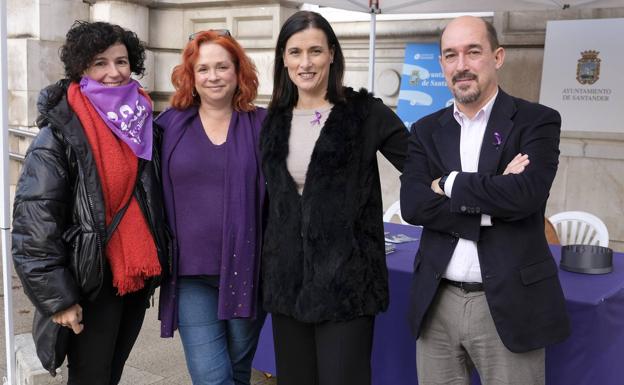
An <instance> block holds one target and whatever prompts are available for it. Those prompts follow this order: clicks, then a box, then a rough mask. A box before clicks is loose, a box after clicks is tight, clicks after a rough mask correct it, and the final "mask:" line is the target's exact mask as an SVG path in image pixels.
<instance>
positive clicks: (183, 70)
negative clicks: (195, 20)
mask: <svg viewBox="0 0 624 385" xmlns="http://www.w3.org/2000/svg"><path fill="white" fill-rule="evenodd" d="M207 43H214V44H218V45H220V46H221V47H223V48H224V49H225V50H226V51H228V53H229V54H230V56H231V57H232V61H233V62H234V65H235V66H236V77H237V83H238V86H237V88H236V92H235V93H234V97H233V98H232V107H233V108H234V109H235V110H236V111H252V110H254V109H255V108H256V107H255V106H254V104H253V101H254V99H255V98H256V96H257V95H258V75H257V74H256V66H255V65H254V64H253V62H252V61H251V59H250V58H249V57H248V56H247V55H246V54H245V51H244V50H243V47H241V46H240V44H238V42H237V41H236V40H234V38H233V37H231V36H230V35H229V34H223V33H220V32H219V31H212V30H209V31H202V32H198V33H196V34H194V35H193V38H192V39H191V40H190V41H189V42H188V43H187V44H186V47H185V48H184V51H183V52H182V63H180V64H178V65H177V66H175V68H174V69H173V73H172V74H171V83H172V84H173V87H174V88H175V93H174V94H173V96H172V97H171V105H172V106H173V107H174V108H177V109H179V110H183V109H186V108H189V107H190V106H192V105H199V104H200V103H201V100H200V98H199V95H197V94H196V93H195V92H194V89H195V70H194V67H195V63H196V62H197V57H198V56H199V47H200V46H201V45H202V44H207Z"/></svg>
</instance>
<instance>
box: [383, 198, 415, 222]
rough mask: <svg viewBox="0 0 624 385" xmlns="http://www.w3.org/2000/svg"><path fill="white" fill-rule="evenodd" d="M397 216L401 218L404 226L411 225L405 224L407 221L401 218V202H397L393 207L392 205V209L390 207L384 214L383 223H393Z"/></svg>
mask: <svg viewBox="0 0 624 385" xmlns="http://www.w3.org/2000/svg"><path fill="white" fill-rule="evenodd" d="M395 215H398V216H399V219H400V220H401V223H402V224H404V225H409V223H407V222H405V220H404V219H403V217H402V216H401V202H400V201H396V202H394V203H393V204H392V205H390V207H388V210H386V212H385V213H384V216H383V221H384V222H390V221H392V217H393V216H395Z"/></svg>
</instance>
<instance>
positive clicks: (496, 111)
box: [479, 89, 516, 175]
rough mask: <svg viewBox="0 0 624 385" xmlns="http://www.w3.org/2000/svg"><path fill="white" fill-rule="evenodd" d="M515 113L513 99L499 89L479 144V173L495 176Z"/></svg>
mask: <svg viewBox="0 0 624 385" xmlns="http://www.w3.org/2000/svg"><path fill="white" fill-rule="evenodd" d="M515 113H516V105H515V103H514V101H513V99H512V98H511V96H509V95H507V94H506V93H504V92H503V90H501V89H499V90H498V96H497V97H496V101H495V102H494V106H492V113H491V114H490V119H489V120H488V123H487V127H486V129H485V134H484V135H483V142H482V143H481V154H480V155H479V173H482V174H486V175H495V174H496V172H497V170H498V166H499V163H500V158H501V155H502V153H503V149H504V148H505V143H506V142H507V138H509V134H510V132H511V129H512V127H513V120H512V118H513V115H514V114H515Z"/></svg>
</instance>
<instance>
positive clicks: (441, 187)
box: [438, 174, 448, 193]
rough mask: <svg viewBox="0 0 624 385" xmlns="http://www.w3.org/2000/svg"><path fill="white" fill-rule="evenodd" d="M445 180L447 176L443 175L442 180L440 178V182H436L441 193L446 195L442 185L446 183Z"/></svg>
mask: <svg viewBox="0 0 624 385" xmlns="http://www.w3.org/2000/svg"><path fill="white" fill-rule="evenodd" d="M446 178H448V174H446V175H443V176H442V178H440V180H439V181H438V186H439V187H440V189H441V190H442V191H444V192H445V193H446V191H445V190H444V183H445V182H446Z"/></svg>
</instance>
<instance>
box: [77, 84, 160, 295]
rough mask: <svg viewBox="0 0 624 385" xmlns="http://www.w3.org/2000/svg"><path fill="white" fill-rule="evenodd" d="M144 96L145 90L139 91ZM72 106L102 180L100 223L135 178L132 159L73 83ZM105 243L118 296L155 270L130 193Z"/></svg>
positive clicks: (151, 244)
mask: <svg viewBox="0 0 624 385" xmlns="http://www.w3.org/2000/svg"><path fill="white" fill-rule="evenodd" d="M143 95H144V96H145V97H147V94H145V93H143ZM67 98H68V101H69V105H70V106H71V108H72V110H74V112H75V113H76V115H77V116H78V119H79V120H80V123H82V127H83V128H84V131H85V134H86V136H87V140H88V141H89V144H90V145H91V150H92V152H93V158H94V159H95V164H96V167H97V171H98V174H99V177H100V182H101V184H102V193H103V195H104V207H105V209H106V210H105V211H106V225H107V226H108V225H109V224H110V223H111V221H112V220H113V217H114V216H115V214H116V213H117V212H118V211H119V210H120V209H121V208H122V207H123V206H124V204H125V203H126V202H127V201H128V198H129V197H130V196H131V195H132V192H133V189H134V184H135V183H134V182H135V179H136V177H137V169H138V158H137V157H136V155H134V153H132V150H130V147H128V145H126V144H125V143H123V142H122V141H121V140H119V139H118V138H117V137H116V136H115V134H113V132H112V131H111V130H110V129H109V128H108V126H107V125H106V123H104V121H102V118H100V116H99V115H98V113H97V111H96V110H95V108H94V107H93V106H92V105H91V103H90V102H89V100H88V99H87V97H86V96H84V95H83V94H82V92H80V86H79V85H78V83H72V84H71V85H70V86H69V89H68V91H67ZM131 199H132V200H131V201H130V205H129V206H128V209H127V211H126V213H125V215H124V216H123V218H122V219H121V221H120V222H119V225H118V226H117V229H116V230H115V231H114V232H113V235H112V236H111V238H110V240H109V242H108V244H107V245H106V255H107V258H108V262H109V263H110V266H111V270H112V271H113V286H115V287H116V288H117V292H118V293H119V295H124V294H126V293H131V292H134V291H137V290H140V289H141V288H143V286H145V279H146V278H148V277H152V276H156V275H159V274H160V263H159V262H158V255H157V252H156V245H155V244H154V238H153V237H152V233H151V232H150V229H149V227H148V225H147V222H146V221H145V217H144V216H143V212H142V211H141V208H140V207H139V203H138V202H137V200H136V198H135V197H132V198H131Z"/></svg>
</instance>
